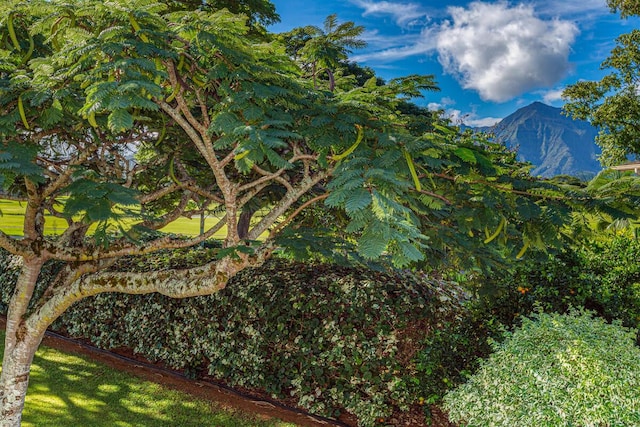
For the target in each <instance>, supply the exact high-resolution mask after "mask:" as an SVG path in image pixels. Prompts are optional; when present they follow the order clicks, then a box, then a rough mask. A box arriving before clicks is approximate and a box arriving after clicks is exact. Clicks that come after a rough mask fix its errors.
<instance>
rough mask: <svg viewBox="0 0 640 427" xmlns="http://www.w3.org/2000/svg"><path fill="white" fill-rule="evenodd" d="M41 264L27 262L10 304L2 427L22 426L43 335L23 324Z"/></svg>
mask: <svg viewBox="0 0 640 427" xmlns="http://www.w3.org/2000/svg"><path fill="white" fill-rule="evenodd" d="M42 264H43V261H42V260H41V259H25V260H24V264H23V266H22V270H21V271H20V276H19V277H18V281H17V282H16V289H15V290H14V292H13V296H12V297H11V302H10V303H9V311H8V313H7V329H6V336H5V350H4V356H3V359H2V373H1V374H0V427H15V426H19V425H20V420H21V419H22V409H23V408H24V399H25V396H26V394H27V387H28V385H29V371H30V370H31V362H32V361H33V355H34V354H35V351H36V349H37V348H38V345H40V341H41V340H42V336H43V334H44V331H42V333H39V332H36V331H35V330H32V329H29V328H27V327H26V325H25V322H24V319H25V316H26V314H27V308H28V306H29V301H30V300H31V297H32V296H33V290H34V288H35V285H36V282H37V280H38V276H39V275H40V270H41V268H42Z"/></svg>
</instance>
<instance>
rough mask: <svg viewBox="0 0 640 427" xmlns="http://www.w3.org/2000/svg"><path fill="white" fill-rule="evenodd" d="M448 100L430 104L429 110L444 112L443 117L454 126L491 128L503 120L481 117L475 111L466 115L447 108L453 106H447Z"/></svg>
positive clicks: (444, 99)
mask: <svg viewBox="0 0 640 427" xmlns="http://www.w3.org/2000/svg"><path fill="white" fill-rule="evenodd" d="M446 99H447V98H443V99H442V100H441V101H440V103H438V102H430V103H429V104H428V105H427V108H428V109H429V110H431V111H439V110H442V117H443V118H446V119H449V120H451V123H453V124H454V125H461V124H464V125H467V126H472V127H490V126H493V125H495V124H496V123H498V122H499V121H500V120H502V119H501V118H498V117H479V116H478V114H477V113H476V112H475V109H474V111H472V112H470V113H464V112H462V111H461V110H457V109H454V108H446V106H447V105H452V104H447V103H446Z"/></svg>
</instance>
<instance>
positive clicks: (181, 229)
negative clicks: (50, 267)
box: [0, 199, 225, 238]
mask: <svg viewBox="0 0 640 427" xmlns="http://www.w3.org/2000/svg"><path fill="white" fill-rule="evenodd" d="M24 211H25V205H24V203H20V202H15V201H11V200H2V199H0V231H3V232H5V233H7V234H9V235H14V236H20V235H22V225H23V220H24ZM216 222H217V219H216V218H214V217H208V218H206V219H205V227H211V226H213V225H214V224H215V223H216ZM66 226H67V224H66V222H65V221H64V220H63V219H60V218H56V217H53V216H50V215H45V233H46V234H54V235H57V234H61V233H62V232H63V231H64V230H65V229H66ZM161 231H164V232H167V233H179V234H184V235H188V236H197V235H198V234H199V233H200V218H199V217H194V218H192V219H189V218H179V219H177V220H176V221H174V222H172V223H171V224H169V225H168V226H167V227H165V228H163V229H162V230H161ZM224 233H225V228H223V229H222V230H220V231H218V232H217V233H216V234H215V237H219V238H224Z"/></svg>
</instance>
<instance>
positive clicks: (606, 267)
mask: <svg viewBox="0 0 640 427" xmlns="http://www.w3.org/2000/svg"><path fill="white" fill-rule="evenodd" d="M581 255H582V257H583V259H584V261H583V265H584V267H583V268H584V269H585V270H587V271H589V272H590V273H591V274H592V275H593V276H594V277H596V278H597V279H598V281H597V286H596V287H595V289H594V296H593V300H594V302H595V303H596V305H597V306H595V307H593V308H595V309H598V310H599V311H600V312H601V313H602V315H604V316H605V317H607V318H608V319H620V320H622V323H623V324H624V325H625V326H630V327H634V328H638V327H640V241H639V240H637V239H632V238H629V237H616V238H614V239H611V240H610V241H607V242H600V243H598V244H594V245H592V246H590V247H586V248H584V249H582V250H581Z"/></svg>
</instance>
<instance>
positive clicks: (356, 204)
mask: <svg viewBox="0 0 640 427" xmlns="http://www.w3.org/2000/svg"><path fill="white" fill-rule="evenodd" d="M370 204H371V193H370V192H369V190H367V189H366V188H358V189H356V190H355V191H352V192H351V193H348V195H347V196H346V200H345V201H344V208H345V210H346V211H347V213H348V214H351V213H353V212H355V211H359V210H361V209H364V208H366V207H367V206H369V205H370Z"/></svg>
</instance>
